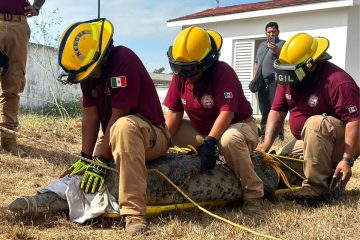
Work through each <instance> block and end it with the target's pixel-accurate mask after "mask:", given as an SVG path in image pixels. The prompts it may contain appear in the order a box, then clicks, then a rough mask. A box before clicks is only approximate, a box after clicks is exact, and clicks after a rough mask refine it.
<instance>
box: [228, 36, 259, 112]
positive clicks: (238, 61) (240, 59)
mask: <svg viewBox="0 0 360 240" xmlns="http://www.w3.org/2000/svg"><path fill="white" fill-rule="evenodd" d="M254 55H255V41H254V40H237V41H235V42H234V65H233V68H234V70H235V72H236V74H237V76H238V78H239V80H240V82H241V85H242V88H243V91H244V94H245V97H246V98H247V100H248V101H249V102H250V103H251V106H252V107H253V114H258V105H257V99H256V95H255V94H253V93H252V92H251V91H250V89H249V87H248V86H249V83H250V81H251V80H252V78H253V65H254Z"/></svg>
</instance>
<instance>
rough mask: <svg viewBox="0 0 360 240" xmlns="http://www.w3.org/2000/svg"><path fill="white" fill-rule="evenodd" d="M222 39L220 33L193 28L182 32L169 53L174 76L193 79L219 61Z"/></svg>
mask: <svg viewBox="0 0 360 240" xmlns="http://www.w3.org/2000/svg"><path fill="white" fill-rule="evenodd" d="M221 46H222V37H221V35H220V34H219V33H218V32H215V31H213V30H205V29H203V28H200V27H196V26H191V27H188V28H186V29H184V30H183V31H181V32H180V33H179V34H178V35H177V37H176V38H175V40H174V43H173V45H172V46H170V48H169V51H168V58H169V63H170V67H171V69H172V70H173V72H174V74H176V75H180V76H182V77H191V76H193V75H195V74H197V73H198V72H199V71H201V70H204V69H206V68H208V67H209V66H210V65H211V64H213V63H214V62H215V61H217V60H218V58H219V56H220V49H221Z"/></svg>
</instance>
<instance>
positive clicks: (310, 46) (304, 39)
mask: <svg viewBox="0 0 360 240" xmlns="http://www.w3.org/2000/svg"><path fill="white" fill-rule="evenodd" d="M328 47H329V40H328V39H327V38H325V37H312V36H311V35H309V34H307V33H297V34H295V35H294V36H292V37H291V38H290V39H289V40H287V41H286V42H285V44H284V46H283V47H282V49H281V52H280V56H279V61H280V63H282V64H300V63H306V62H308V61H309V59H312V61H313V62H314V61H316V60H321V59H323V57H324V56H326V57H328V56H329V55H328V54H327V53H326V50H327V49H328Z"/></svg>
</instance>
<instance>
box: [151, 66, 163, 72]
mask: <svg viewBox="0 0 360 240" xmlns="http://www.w3.org/2000/svg"><path fill="white" fill-rule="evenodd" d="M164 71H165V68H164V67H161V68H157V69H155V70H154V71H153V73H163V72H164Z"/></svg>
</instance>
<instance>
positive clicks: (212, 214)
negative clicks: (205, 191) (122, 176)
mask: <svg viewBox="0 0 360 240" xmlns="http://www.w3.org/2000/svg"><path fill="white" fill-rule="evenodd" d="M148 172H156V173H157V174H159V175H160V176H162V177H163V178H164V179H166V181H168V182H169V183H170V184H171V185H172V186H173V187H174V188H175V189H176V190H177V191H178V192H180V193H181V194H182V195H183V196H184V197H185V198H186V199H187V200H188V201H189V202H191V203H192V204H194V205H195V206H196V207H197V208H198V209H200V210H201V211H203V212H205V213H206V214H208V215H210V216H212V217H214V218H217V219H219V220H221V221H223V222H226V223H228V224H230V225H232V226H235V227H237V228H240V229H241V230H243V231H246V232H249V233H252V234H254V235H256V236H260V237H265V238H268V239H277V240H278V239H279V238H275V237H272V236H269V235H265V234H263V233H259V232H256V231H254V230H251V229H249V228H247V227H244V226H241V225H239V224H236V223H234V222H232V221H230V220H227V219H225V218H223V217H220V216H218V215H216V214H214V213H212V212H210V211H208V210H206V209H205V208H203V207H201V206H200V205H199V204H197V203H196V202H195V201H194V200H192V199H191V198H190V197H189V196H188V195H187V194H186V193H184V192H183V191H182V190H181V189H180V188H179V187H178V186H176V184H175V183H173V182H172V181H171V180H170V179H169V178H168V177H167V176H166V175H165V174H163V173H162V172H161V171H159V170H157V169H149V170H148Z"/></svg>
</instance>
